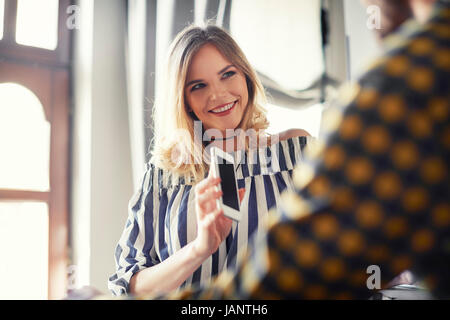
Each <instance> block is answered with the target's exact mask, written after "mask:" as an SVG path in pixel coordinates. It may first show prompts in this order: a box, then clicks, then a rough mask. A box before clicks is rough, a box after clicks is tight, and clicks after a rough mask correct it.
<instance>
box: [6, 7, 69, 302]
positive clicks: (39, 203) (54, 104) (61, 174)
mask: <svg viewBox="0 0 450 320" xmlns="http://www.w3.org/2000/svg"><path fill="white" fill-rule="evenodd" d="M70 3H71V2H70V0H41V1H35V0H17V1H16V0H11V1H9V0H8V1H4V0H0V10H1V12H0V19H1V20H0V25H2V27H3V30H2V33H3V36H2V38H1V39H0V152H1V157H0V250H2V254H3V256H4V257H7V258H6V259H5V260H2V262H1V263H0V272H1V274H3V275H4V277H3V280H2V284H1V288H2V290H1V291H2V292H1V293H0V299H19V298H20V299H46V298H50V299H61V298H63V297H64V295H65V294H66V289H67V267H68V261H69V254H68V253H69V247H68V240H69V238H68V234H69V230H68V228H69V225H68V217H69V187H68V185H69V145H70V143H69V117H70V114H69V87H70V86H69V85H70V83H69V79H70V77H69V68H70V60H69V57H70V55H69V52H70V30H69V29H68V28H67V26H66V25H65V22H66V17H65V16H66V9H67V7H68V6H69V5H70ZM30 266H32V267H30ZM17 275H19V277H18V276H17ZM5 278H7V279H5Z"/></svg>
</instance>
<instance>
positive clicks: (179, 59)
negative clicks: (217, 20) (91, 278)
mask: <svg viewBox="0 0 450 320" xmlns="http://www.w3.org/2000/svg"><path fill="white" fill-rule="evenodd" d="M169 52H170V54H169V58H168V63H167V70H165V72H163V74H164V75H165V79H162V80H163V81H162V82H161V84H162V85H161V86H160V88H161V91H160V92H159V94H158V95H157V101H156V102H155V106H154V108H155V117H154V119H155V139H154V146H153V152H152V159H151V160H150V162H149V163H148V164H147V170H146V172H145V174H144V177H143V179H142V184H141V187H140V188H139V189H138V190H137V192H136V193H135V195H134V196H133V197H132V199H131V200H130V203H129V215H128V219H127V222H126V226H125V228H124V231H123V233H122V236H121V238H120V240H119V242H118V245H117V249H116V254H115V258H116V272H115V273H114V274H113V275H112V276H111V277H110V278H109V283H108V286H109V289H110V290H111V292H112V293H113V294H114V295H127V294H133V295H139V294H162V293H167V292H170V291H172V290H177V289H179V288H182V287H189V286H190V285H196V284H201V285H206V284H208V283H209V281H210V279H211V278H213V277H215V276H216V275H218V274H220V273H221V272H222V271H223V270H230V271H233V270H236V269H237V267H238V266H239V264H240V262H241V259H242V254H241V251H245V249H246V247H247V244H248V243H250V241H251V239H253V238H252V237H253V236H254V235H257V234H258V232H259V230H260V229H261V228H260V226H261V224H262V221H263V220H264V219H265V218H266V217H267V215H268V213H269V210H270V209H271V208H274V207H276V206H277V203H278V202H279V201H280V194H281V192H282V191H284V190H286V189H289V188H291V189H293V181H292V171H293V168H294V166H295V164H296V163H297V162H300V159H301V157H302V154H301V148H302V147H303V146H304V145H305V144H306V136H308V133H307V132H306V131H304V130H301V129H292V130H288V131H285V132H282V133H280V134H277V135H268V134H267V133H266V132H265V129H266V128H267V126H268V121H267V119H266V117H265V111H264V109H263V107H262V106H263V105H264V104H265V93H264V89H263V87H262V85H261V83H260V81H259V80H258V78H257V76H256V73H255V71H254V70H253V69H252V67H251V66H250V64H249V63H248V61H247V59H246V58H245V56H244V54H243V53H242V51H241V50H240V48H239V47H238V46H237V44H236V43H235V41H234V40H233V39H232V38H231V37H230V36H229V35H228V34H227V33H226V32H225V31H224V30H222V29H221V28H219V27H217V26H212V25H207V26H205V27H198V26H189V27H187V28H185V29H184V30H182V31H181V32H180V33H179V34H178V35H177V37H176V38H175V39H174V41H173V42H172V44H171V47H170V49H169ZM212 146H215V147H217V148H220V149H222V150H224V151H226V152H229V153H230V154H232V155H233V157H234V162H235V164H236V165H237V167H236V173H235V174H236V178H237V185H238V188H239V189H240V200H241V206H240V213H241V220H240V222H239V223H237V222H235V221H232V220H231V219H229V218H228V217H226V216H225V215H224V212H223V210H222V208H220V207H218V206H217V202H216V200H217V199H219V198H220V197H221V196H222V192H221V191H217V190H216V189H215V187H216V186H217V185H218V184H219V182H220V181H219V180H220V179H219V178H215V177H213V176H212V175H211V174H209V175H208V172H210V171H209V159H208V157H209V151H208V150H209V149H210V148H211V147H212ZM267 155H271V156H267Z"/></svg>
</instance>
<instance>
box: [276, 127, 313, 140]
mask: <svg viewBox="0 0 450 320" xmlns="http://www.w3.org/2000/svg"><path fill="white" fill-rule="evenodd" d="M278 135H279V139H280V141H282V140H287V139H290V138H295V137H302V136H305V137H309V136H311V135H310V134H309V132H308V131H306V130H303V129H296V128H295V129H289V130H286V131H282V132H280V133H278Z"/></svg>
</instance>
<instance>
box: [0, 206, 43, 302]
mask: <svg viewBox="0 0 450 320" xmlns="http://www.w3.org/2000/svg"><path fill="white" fill-rule="evenodd" d="M0 252H1V253H2V262H1V263H0V274H1V275H2V283H1V286H0V288H1V290H0V300H10V299H11V300H16V299H20V300H22V299H26V300H28V299H33V300H35V299H39V300H44V299H47V296H48V289H47V286H48V207H47V204H46V203H40V202H0Z"/></svg>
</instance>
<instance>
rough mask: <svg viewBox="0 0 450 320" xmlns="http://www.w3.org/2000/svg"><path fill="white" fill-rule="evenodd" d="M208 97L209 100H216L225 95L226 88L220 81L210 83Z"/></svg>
mask: <svg viewBox="0 0 450 320" xmlns="http://www.w3.org/2000/svg"><path fill="white" fill-rule="evenodd" d="M209 88H210V92H209V98H210V99H211V100H218V99H220V98H222V97H224V96H225V94H226V88H225V86H224V85H222V84H221V83H218V84H212V85H210V87H209Z"/></svg>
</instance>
